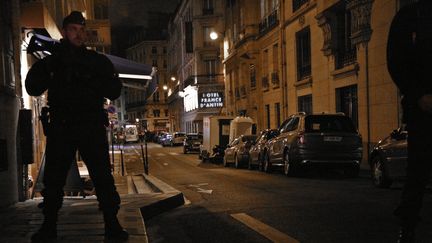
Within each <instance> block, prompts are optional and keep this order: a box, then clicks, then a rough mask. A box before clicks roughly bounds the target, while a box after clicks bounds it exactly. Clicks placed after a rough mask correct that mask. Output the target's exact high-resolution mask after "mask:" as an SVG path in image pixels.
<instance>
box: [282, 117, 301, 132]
mask: <svg viewBox="0 0 432 243" xmlns="http://www.w3.org/2000/svg"><path fill="white" fill-rule="evenodd" d="M299 121H300V119H299V118H298V117H294V118H293V119H291V121H290V122H288V123H287V125H286V126H285V131H284V132H290V131H294V130H296V129H297V127H298V124H299Z"/></svg>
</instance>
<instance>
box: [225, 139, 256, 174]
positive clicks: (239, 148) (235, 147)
mask: <svg viewBox="0 0 432 243" xmlns="http://www.w3.org/2000/svg"><path fill="white" fill-rule="evenodd" d="M256 138H257V136H256V135H240V136H239V137H237V138H235V139H234V140H233V141H232V142H231V143H229V144H228V146H227V148H226V149H225V154H224V157H223V164H224V166H228V164H229V163H234V166H235V168H239V167H240V166H241V165H242V164H244V163H246V162H248V161H249V149H250V148H251V146H252V144H253V143H254V142H255V140H256Z"/></svg>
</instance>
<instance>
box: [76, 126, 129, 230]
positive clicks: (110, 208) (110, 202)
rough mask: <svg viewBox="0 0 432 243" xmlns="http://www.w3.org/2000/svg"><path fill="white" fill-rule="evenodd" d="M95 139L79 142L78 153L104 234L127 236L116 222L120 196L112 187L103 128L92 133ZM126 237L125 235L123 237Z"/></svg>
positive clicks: (112, 181) (112, 179) (112, 180)
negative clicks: (100, 213) (100, 212)
mask: <svg viewBox="0 0 432 243" xmlns="http://www.w3.org/2000/svg"><path fill="white" fill-rule="evenodd" d="M93 132H94V133H95V134H94V136H95V139H92V140H85V141H81V143H80V146H79V151H80V153H81V156H82V158H83V160H84V162H85V163H86V165H87V168H88V171H89V174H90V177H91V179H92V181H93V184H94V186H95V189H96V196H97V199H98V201H99V205H100V208H101V209H102V211H103V215H104V221H105V234H109V233H112V232H114V233H113V234H114V235H115V234H123V233H125V234H127V233H126V232H124V231H123V228H122V227H121V226H120V224H119V223H118V220H117V212H118V210H119V208H120V196H119V194H118V192H117V189H116V187H115V185H114V178H113V176H112V174H111V164H110V158H109V151H108V142H107V140H106V133H105V128H104V127H103V126H102V127H101V128H97V129H95V130H94V131H93ZM125 236H126V237H127V235H125Z"/></svg>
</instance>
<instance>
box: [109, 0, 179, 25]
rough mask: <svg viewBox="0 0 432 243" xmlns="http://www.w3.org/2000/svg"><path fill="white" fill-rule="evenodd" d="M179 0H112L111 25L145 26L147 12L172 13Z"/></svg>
mask: <svg viewBox="0 0 432 243" xmlns="http://www.w3.org/2000/svg"><path fill="white" fill-rule="evenodd" d="M179 2H180V0H112V1H111V8H110V18H111V25H112V26H119V25H120V26H121V25H138V26H147V23H148V20H147V18H146V16H147V12H163V13H172V12H174V10H175V9H176V7H177V5H178V3H179Z"/></svg>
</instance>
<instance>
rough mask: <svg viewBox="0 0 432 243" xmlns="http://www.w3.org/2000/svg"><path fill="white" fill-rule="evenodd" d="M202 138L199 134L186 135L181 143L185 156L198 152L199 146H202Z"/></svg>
mask: <svg viewBox="0 0 432 243" xmlns="http://www.w3.org/2000/svg"><path fill="white" fill-rule="evenodd" d="M202 141H203V136H202V134H199V133H188V134H186V137H185V139H184V141H183V153H184V154H187V153H188V152H191V151H196V152H199V151H200V145H201V144H202Z"/></svg>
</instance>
